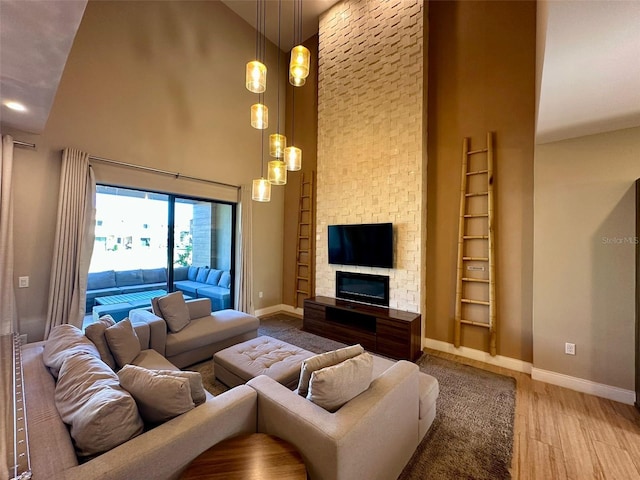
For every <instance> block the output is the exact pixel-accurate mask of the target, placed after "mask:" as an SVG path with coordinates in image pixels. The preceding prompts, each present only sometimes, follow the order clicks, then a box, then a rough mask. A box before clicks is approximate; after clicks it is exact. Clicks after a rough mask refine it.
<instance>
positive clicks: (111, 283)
mask: <svg viewBox="0 0 640 480" xmlns="http://www.w3.org/2000/svg"><path fill="white" fill-rule="evenodd" d="M115 286H116V272H114V271H113V270H107V271H105V272H92V273H90V274H89V275H88V276H87V290H98V289H101V288H114V287H115Z"/></svg>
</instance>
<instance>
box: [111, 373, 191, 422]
mask: <svg viewBox="0 0 640 480" xmlns="http://www.w3.org/2000/svg"><path fill="white" fill-rule="evenodd" d="M118 378H119V379H120V385H122V387H123V388H124V389H125V390H127V391H128V392H129V393H130V394H131V395H133V398H135V400H136V404H137V405H138V410H139V411H140V416H141V417H142V418H143V419H144V421H145V422H148V423H160V422H164V421H167V420H169V419H171V418H173V417H177V416H178V415H181V414H183V413H185V412H188V411H189V410H191V409H192V408H193V407H194V406H195V405H194V403H193V400H192V399H191V387H190V383H189V379H188V378H186V377H177V376H175V375H162V374H160V373H158V372H157V371H154V370H147V369H146V368H142V367H138V366H136V365H126V366H124V367H123V368H122V369H121V370H120V371H119V372H118Z"/></svg>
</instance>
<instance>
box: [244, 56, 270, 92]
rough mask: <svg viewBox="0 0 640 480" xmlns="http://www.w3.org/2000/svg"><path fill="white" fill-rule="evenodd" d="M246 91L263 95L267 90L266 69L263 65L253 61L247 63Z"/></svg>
mask: <svg viewBox="0 0 640 480" xmlns="http://www.w3.org/2000/svg"><path fill="white" fill-rule="evenodd" d="M246 85H247V90H249V91H250V92H253V93H263V92H264V91H265V90H266V89H267V67H266V66H265V65H264V63H262V62H259V61H257V60H254V61H252V62H249V63H247V74H246Z"/></svg>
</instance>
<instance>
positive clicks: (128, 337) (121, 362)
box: [104, 318, 141, 368]
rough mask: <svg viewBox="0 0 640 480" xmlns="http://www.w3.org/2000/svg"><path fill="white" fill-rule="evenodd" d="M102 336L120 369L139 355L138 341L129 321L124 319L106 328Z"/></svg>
mask: <svg viewBox="0 0 640 480" xmlns="http://www.w3.org/2000/svg"><path fill="white" fill-rule="evenodd" d="M104 335H105V337H106V339H107V344H108V345H109V350H111V353H112V354H113V357H114V358H115V360H116V364H117V365H118V366H119V367H120V368H122V367H124V366H125V365H126V364H127V363H131V362H133V360H134V359H135V358H136V357H137V356H138V354H139V353H140V350H141V348H140V340H138V335H136V331H135V330H134V329H133V325H131V320H129V319H128V318H125V319H124V320H122V321H121V322H118V323H116V324H115V325H114V326H112V327H109V328H107V329H106V330H105V331H104Z"/></svg>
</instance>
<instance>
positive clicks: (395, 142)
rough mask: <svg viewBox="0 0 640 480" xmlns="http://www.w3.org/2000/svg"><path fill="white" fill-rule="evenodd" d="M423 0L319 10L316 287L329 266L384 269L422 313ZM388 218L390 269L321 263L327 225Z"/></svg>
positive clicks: (329, 285)
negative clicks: (391, 236) (391, 241)
mask: <svg viewBox="0 0 640 480" xmlns="http://www.w3.org/2000/svg"><path fill="white" fill-rule="evenodd" d="M423 19H424V10H423V2H422V1H418V0H414V1H403V2H372V1H367V0H348V1H343V2H340V3H338V4H337V5H336V6H334V7H333V8H331V9H330V10H328V11H327V12H325V14H323V15H322V16H321V17H320V32H319V72H318V75H319V80H318V189H317V227H316V245H317V253H316V265H317V273H316V282H317V283H316V293H317V294H318V295H327V296H333V295H334V294H335V272H336V270H345V271H358V272H363V273H375V274H382V275H389V277H390V282H389V283H390V285H389V287H390V306H391V307H393V308H399V309H402V310H409V311H415V312H420V311H422V308H421V307H422V297H421V295H422V287H423V285H422V282H421V275H422V272H423V265H422V250H423V245H424V242H423V241H422V231H423V229H422V225H423V222H424V216H425V215H424V211H423V209H422V206H423V202H422V197H423V194H424V181H423V177H424V174H425V173H426V172H425V168H424V160H425V156H424V151H423ZM375 222H393V224H394V235H395V240H394V256H395V258H394V265H395V266H394V268H393V269H383V268H370V267H346V266H345V267H343V266H336V265H329V264H328V257H327V226H328V225H330V224H342V223H375Z"/></svg>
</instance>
